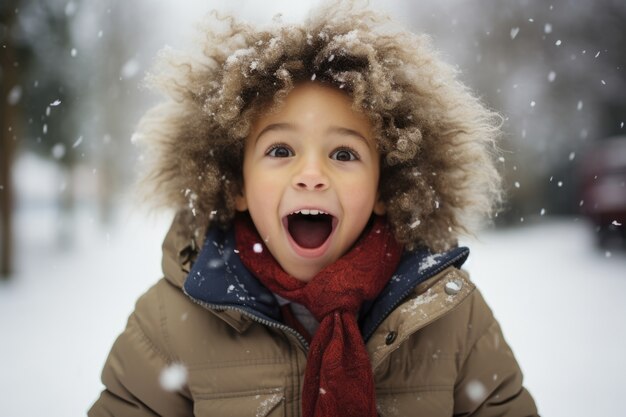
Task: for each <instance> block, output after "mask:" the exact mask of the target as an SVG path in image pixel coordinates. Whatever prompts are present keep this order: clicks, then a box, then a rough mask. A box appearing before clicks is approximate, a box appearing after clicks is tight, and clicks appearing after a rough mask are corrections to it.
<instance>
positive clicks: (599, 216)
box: [581, 136, 626, 248]
mask: <svg viewBox="0 0 626 417" xmlns="http://www.w3.org/2000/svg"><path fill="white" fill-rule="evenodd" d="M581 191H582V197H581V198H582V205H581V208H582V212H583V213H584V214H585V215H586V216H588V217H589V218H590V219H591V220H592V221H593V222H594V224H595V225H596V231H597V233H598V242H599V243H600V245H601V246H605V247H606V246H620V247H622V248H626V136H615V137H611V138H608V139H604V140H601V141H599V142H597V143H596V144H595V145H594V146H593V147H592V148H591V149H589V151H588V153H587V154H586V155H585V157H584V158H582V166H581Z"/></svg>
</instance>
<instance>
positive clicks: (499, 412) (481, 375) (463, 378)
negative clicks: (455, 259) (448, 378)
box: [454, 291, 538, 417]
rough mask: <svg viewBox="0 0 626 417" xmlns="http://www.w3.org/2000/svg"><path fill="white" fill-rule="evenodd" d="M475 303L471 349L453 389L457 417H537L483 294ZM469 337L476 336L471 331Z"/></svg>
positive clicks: (511, 354) (534, 407)
mask: <svg viewBox="0 0 626 417" xmlns="http://www.w3.org/2000/svg"><path fill="white" fill-rule="evenodd" d="M476 292H477V295H476V297H475V300H474V308H473V309H472V310H473V312H472V319H471V320H470V323H469V326H468V327H469V328H470V329H472V328H473V329H476V330H477V332H476V336H475V337H472V336H470V339H473V340H470V341H469V344H468V346H469V349H468V352H467V355H466V357H465V360H464V362H463V364H462V366H461V370H460V373H459V375H458V378H457V382H456V385H455V388H454V397H455V401H454V402H455V406H454V415H455V416H459V417H460V416H472V417H492V416H493V417H495V416H510V417H527V416H538V414H537V407H536V406H535V402H534V400H533V398H532V396H531V395H530V393H529V392H528V391H527V390H526V388H524V386H523V383H522V382H523V376H522V371H521V369H520V367H519V365H518V363H517V361H516V359H515V357H514V355H513V352H512V351H511V348H510V347H509V346H508V344H507V343H506V341H505V340H504V337H503V336H502V331H501V329H500V326H499V324H498V322H497V321H496V320H495V318H494V317H493V315H492V313H491V310H490V309H489V307H488V306H487V304H486V303H485V301H484V300H483V298H482V296H481V295H480V293H478V291H476ZM469 333H470V335H471V334H472V333H474V332H472V331H470V332H469Z"/></svg>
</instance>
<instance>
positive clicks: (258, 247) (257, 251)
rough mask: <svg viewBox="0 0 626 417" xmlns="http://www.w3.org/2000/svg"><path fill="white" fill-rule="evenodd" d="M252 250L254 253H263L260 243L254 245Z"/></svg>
mask: <svg viewBox="0 0 626 417" xmlns="http://www.w3.org/2000/svg"><path fill="white" fill-rule="evenodd" d="M252 250H253V251H254V253H261V252H263V245H261V244H260V243H255V244H254V245H253V246H252Z"/></svg>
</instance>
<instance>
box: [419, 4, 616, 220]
mask: <svg viewBox="0 0 626 417" xmlns="http://www.w3.org/2000/svg"><path fill="white" fill-rule="evenodd" d="M408 7H409V9H410V15H412V16H415V19H414V22H413V23H412V26H413V27H414V28H416V30H418V31H426V32H428V33H431V34H432V35H433V36H434V38H435V43H436V44H437V46H438V47H442V48H443V49H444V50H445V52H446V53H447V55H449V59H450V60H451V61H452V62H454V63H456V64H457V65H458V66H459V68H460V69H462V70H463V75H462V77H463V79H464V81H466V82H468V83H469V84H470V85H471V86H472V88H473V89H474V90H475V91H477V92H478V93H479V94H480V95H481V96H482V97H483V100H484V101H485V102H486V103H487V104H488V105H490V106H491V107H493V108H494V109H496V110H497V111H499V112H501V113H502V114H503V116H504V117H505V123H504V129H505V138H504V142H503V144H502V147H503V149H504V159H505V161H504V162H503V171H504V174H505V179H506V184H507V186H508V189H509V190H508V191H509V193H508V210H506V211H505V212H504V213H501V214H500V216H499V219H500V222H503V223H519V222H520V220H521V219H522V218H528V217H530V216H536V215H541V214H542V213H548V214H575V213H577V210H578V201H579V199H578V198H577V196H578V187H577V183H576V182H577V181H576V172H575V168H576V163H577V162H578V161H579V160H580V156H581V153H583V152H585V149H586V148H587V146H588V144H589V142H592V141H593V140H596V139H601V138H604V137H607V136H610V135H613V134H616V133H622V134H623V133H624V132H625V130H624V128H623V124H622V122H624V121H626V95H625V94H624V91H626V77H625V76H624V67H625V65H626V48H624V44H625V43H626V42H625V41H626V31H625V30H624V27H626V2H624V1H622V0H596V1H593V2H584V1H579V0H563V1H560V2H536V1H531V0H501V1H488V2H480V3H476V2H463V1H461V0H456V1H455V0H451V1H449V2H441V3H428V4H422V3H420V4H419V5H418V4H417V3H410V4H409V5H408ZM542 209H543V211H542Z"/></svg>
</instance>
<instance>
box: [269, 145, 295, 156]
mask: <svg viewBox="0 0 626 417" xmlns="http://www.w3.org/2000/svg"><path fill="white" fill-rule="evenodd" d="M265 155H268V156H271V157H272V158H288V157H290V156H293V155H294V153H293V151H292V150H291V149H289V148H288V147H287V146H285V145H272V146H271V147H270V148H269V149H268V150H267V152H266V153H265Z"/></svg>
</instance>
